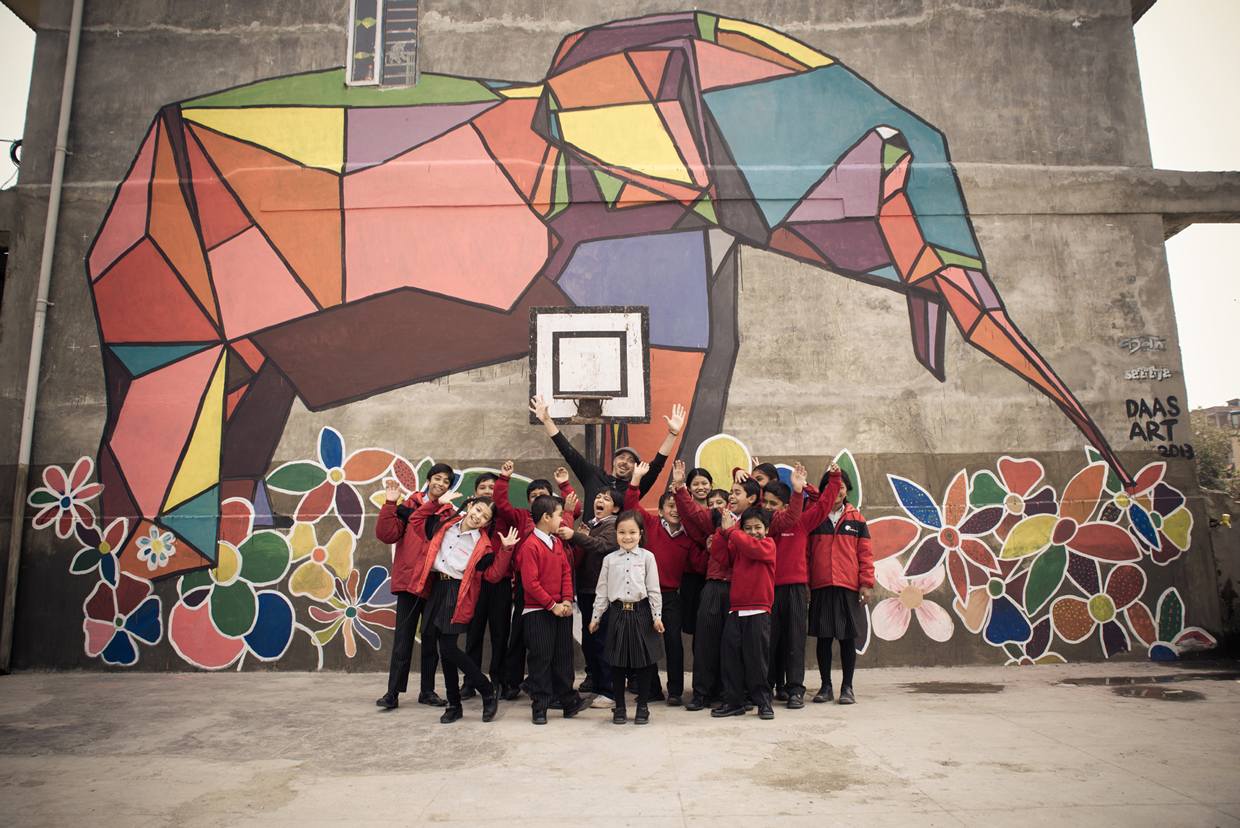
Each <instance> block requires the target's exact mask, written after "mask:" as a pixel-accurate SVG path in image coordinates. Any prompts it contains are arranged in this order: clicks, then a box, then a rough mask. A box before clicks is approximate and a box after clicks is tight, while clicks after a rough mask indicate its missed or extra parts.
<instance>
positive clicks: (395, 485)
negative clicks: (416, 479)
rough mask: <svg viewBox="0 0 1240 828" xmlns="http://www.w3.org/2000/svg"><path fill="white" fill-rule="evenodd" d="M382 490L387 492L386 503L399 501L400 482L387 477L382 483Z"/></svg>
mask: <svg viewBox="0 0 1240 828" xmlns="http://www.w3.org/2000/svg"><path fill="white" fill-rule="evenodd" d="M383 490H384V491H385V492H387V499H388V503H395V502H396V501H398V500H400V481H398V480H395V479H393V478H391V477H389V478H388V479H387V480H384V481H383Z"/></svg>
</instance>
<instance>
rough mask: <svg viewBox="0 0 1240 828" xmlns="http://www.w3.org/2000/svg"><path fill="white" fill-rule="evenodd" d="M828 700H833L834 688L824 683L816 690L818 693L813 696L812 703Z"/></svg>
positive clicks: (824, 702)
mask: <svg viewBox="0 0 1240 828" xmlns="http://www.w3.org/2000/svg"><path fill="white" fill-rule="evenodd" d="M829 701H835V688H834V687H832V686H831V685H830V684H824V685H823V686H822V689H821V690H819V691H818V695H817V696H814V704H826V703H827V702H829Z"/></svg>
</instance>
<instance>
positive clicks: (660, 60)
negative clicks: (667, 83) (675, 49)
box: [629, 49, 671, 101]
mask: <svg viewBox="0 0 1240 828" xmlns="http://www.w3.org/2000/svg"><path fill="white" fill-rule="evenodd" d="M670 54H671V52H670V51H668V50H667V49H656V50H652V51H649V52H629V60H631V61H633V66H634V68H636V69H637V76H638V77H639V78H641V81H642V85H643V86H645V87H646V92H647V93H648V94H649V95H650V100H652V101H653V100H655V99H656V97H657V96H658V94H659V87H660V86H661V85H662V83H663V70H664V69H666V68H667V56H668V55H670Z"/></svg>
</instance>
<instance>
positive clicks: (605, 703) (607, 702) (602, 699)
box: [590, 696, 616, 710]
mask: <svg viewBox="0 0 1240 828" xmlns="http://www.w3.org/2000/svg"><path fill="white" fill-rule="evenodd" d="M590 706H591V707H605V708H607V709H608V710H611V709H612V708H613V707H615V706H616V700H615V699H609V698H607V697H606V696H595V697H594V701H592V702H590Z"/></svg>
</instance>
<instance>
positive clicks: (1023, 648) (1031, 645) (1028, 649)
mask: <svg viewBox="0 0 1240 828" xmlns="http://www.w3.org/2000/svg"><path fill="white" fill-rule="evenodd" d="M1054 635H1055V630H1054V628H1053V627H1052V626H1051V617H1050V616H1049V615H1044V616H1043V617H1042V618H1041V619H1039V620H1038V621H1035V622H1033V627H1032V629H1031V631H1030V634H1029V640H1028V641H1026V642H1025V643H1023V644H1018V643H1015V642H1011V643H1008V644H1004V645H1003V649H1005V650H1006V651H1007V654H1008V655H1009V656H1011V658H1009V659H1008V660H1007V664H1006V666H1009V667H1010V666H1012V665H1016V664H1019V665H1021V666H1022V667H1028V666H1030V665H1032V664H1067V663H1068V660H1067V659H1066V658H1064V657H1063V656H1061V655H1060V654H1059V653H1056V652H1052V651H1051V649H1050V646H1051V641H1052V640H1053V638H1054Z"/></svg>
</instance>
